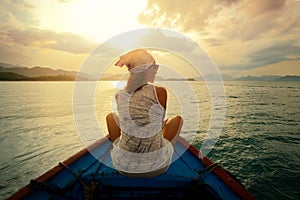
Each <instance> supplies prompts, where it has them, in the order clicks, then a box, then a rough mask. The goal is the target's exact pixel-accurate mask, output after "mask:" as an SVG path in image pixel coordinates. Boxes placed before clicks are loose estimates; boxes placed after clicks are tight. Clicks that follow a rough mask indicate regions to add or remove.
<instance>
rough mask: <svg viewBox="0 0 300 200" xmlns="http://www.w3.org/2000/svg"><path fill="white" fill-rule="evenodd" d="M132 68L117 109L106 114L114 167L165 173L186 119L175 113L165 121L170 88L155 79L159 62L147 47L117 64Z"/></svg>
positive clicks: (148, 174)
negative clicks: (156, 84)
mask: <svg viewBox="0 0 300 200" xmlns="http://www.w3.org/2000/svg"><path fill="white" fill-rule="evenodd" d="M115 65H116V66H119V67H123V66H126V67H127V68H128V71H129V72H130V75H129V79H128V81H127V85H126V87H125V88H124V89H123V90H120V91H119V92H118V93H117V94H116V96H115V98H116V103H117V111H118V113H117V114H116V113H110V114H108V115H107V117H106V122H107V127H108V132H109V138H110V140H111V141H112V142H113V144H114V145H113V149H112V150H111V157H112V162H113V165H114V167H115V168H116V169H117V170H118V171H119V172H120V173H121V174H123V175H126V176H131V177H153V176H157V175H160V174H162V173H164V172H165V171H166V170H167V169H168V167H169V165H170V163H171V159H172V154H173V152H174V150H173V145H172V144H174V143H175V141H176V137H177V136H178V135H179V132H180V130H181V127H182V123H183V120H182V118H181V117H180V116H174V117H172V118H169V119H167V120H166V121H164V118H165V111H166V106H167V91H166V89H165V88H163V87H158V86H155V85H152V84H149V83H153V82H154V79H155V75H156V73H157V70H158V67H159V65H157V64H156V63H155V60H154V58H153V57H152V55H151V54H150V53H149V52H147V51H146V50H144V49H136V50H133V51H130V52H129V53H127V54H125V55H122V56H121V57H120V59H119V60H118V61H117V63H116V64H115Z"/></svg>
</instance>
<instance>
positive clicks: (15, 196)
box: [8, 136, 108, 200]
mask: <svg viewBox="0 0 300 200" xmlns="http://www.w3.org/2000/svg"><path fill="white" fill-rule="evenodd" d="M107 139H108V137H107V136H104V137H102V138H101V139H99V140H98V141H97V142H95V143H93V144H92V145H90V146H88V147H87V148H84V149H82V150H81V151H79V152H77V153H76V154H74V155H73V156H71V157H69V158H68V159H66V160H65V161H63V163H64V164H66V165H67V166H68V165H70V164H72V163H73V162H75V161H76V160H78V159H79V158H80V157H82V156H83V155H85V154H87V153H88V152H89V151H90V150H93V149H94V148H96V147H98V146H99V145H100V144H101V143H103V142H105V141H106V140H107ZM63 169H64V167H63V166H61V165H59V164H58V165H57V166H55V167H53V168H52V169H50V170H49V171H47V172H46V173H44V174H42V175H41V176H39V177H38V178H36V179H35V180H36V181H41V182H44V181H47V180H49V179H51V178H52V177H53V176H54V175H55V174H57V173H59V172H60V171H61V170H63ZM32 191H33V189H32V187H31V186H30V184H28V185H26V186H24V187H23V188H21V189H19V190H18V191H17V192H16V193H14V194H13V195H12V196H10V197H9V198H8V200H18V199H23V198H25V197H26V196H27V195H28V194H30V193H31V192H32Z"/></svg>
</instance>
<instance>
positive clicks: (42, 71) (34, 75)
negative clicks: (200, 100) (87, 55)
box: [0, 63, 300, 81]
mask: <svg viewBox="0 0 300 200" xmlns="http://www.w3.org/2000/svg"><path fill="white" fill-rule="evenodd" d="M221 77H222V80H223V81H300V76H297V75H286V76H251V75H249V76H244V77H239V78H235V77H232V76H230V75H226V74H225V75H221ZM120 79H122V80H126V79H127V76H124V75H123V74H104V75H103V76H102V77H101V80H104V81H117V80H120ZM8 80H10V81H26V80H38V81H43V80H45V81H47V80H57V81H59V80H62V81H66V80H67V81H75V80H80V81H95V80H98V78H97V77H95V75H91V74H85V73H81V72H77V71H67V70H63V69H52V68H51V67H41V66H34V67H31V68H29V67H25V66H21V65H13V64H8V63H0V81H8ZM156 80H158V81H203V80H205V81H218V80H221V79H220V75H218V74H209V75H206V76H205V77H204V78H203V77H188V78H162V77H160V76H157V77H156Z"/></svg>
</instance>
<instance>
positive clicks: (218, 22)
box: [0, 0, 300, 77]
mask: <svg viewBox="0 0 300 200" xmlns="http://www.w3.org/2000/svg"><path fill="white" fill-rule="evenodd" d="M299 10H300V1H297V0H261V1H258V0H210V1H186V0H172V1H167V0H164V1H162V0H148V1H147V0H126V1H124V0H123V1H121V0H110V1H105V0H103V1H101V0H56V1H55V0H43V1H37V0H0V62H2V63H10V64H18V65H23V66H27V67H33V66H37V65H39V66H45V67H52V68H54V69H57V68H60V69H65V70H79V68H80V66H81V64H82V63H83V62H84V60H85V59H86V58H87V56H88V55H89V53H90V52H91V51H92V50H93V49H95V48H96V47H97V46H98V45H99V44H101V43H102V42H104V41H106V40H107V39H109V38H111V37H112V36H115V35H117V34H120V33H122V32H126V31H130V30H133V29H137V28H147V27H150V28H165V29H170V30H174V31H177V32H180V33H182V34H184V35H186V36H188V37H190V38H191V39H192V40H194V41H196V42H197V43H198V44H199V45H200V46H202V47H203V48H204V49H205V50H206V52H207V53H208V55H209V56H210V57H211V58H212V60H213V61H214V62H215V63H216V65H217V66H218V68H219V70H220V71H221V73H222V74H226V75H231V76H235V77H238V76H245V75H300V24H299V22H300V14H299ZM178 45H180V44H178ZM179 47H180V46H179Z"/></svg>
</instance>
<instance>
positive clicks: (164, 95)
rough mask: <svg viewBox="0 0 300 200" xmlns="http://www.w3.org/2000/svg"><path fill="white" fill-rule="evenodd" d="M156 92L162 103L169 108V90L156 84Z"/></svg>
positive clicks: (165, 107)
mask: <svg viewBox="0 0 300 200" xmlns="http://www.w3.org/2000/svg"><path fill="white" fill-rule="evenodd" d="M155 90H156V94H157V98H158V101H159V103H160V105H162V106H163V107H164V109H165V110H166V109H167V90H166V89H165V88H163V87H158V86H155Z"/></svg>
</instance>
